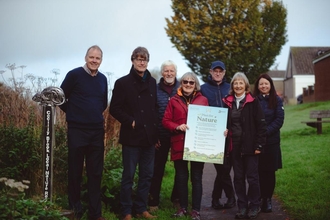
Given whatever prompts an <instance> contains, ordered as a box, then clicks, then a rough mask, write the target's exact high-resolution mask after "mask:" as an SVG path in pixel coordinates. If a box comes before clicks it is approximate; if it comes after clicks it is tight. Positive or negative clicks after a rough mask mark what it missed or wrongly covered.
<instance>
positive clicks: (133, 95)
mask: <svg viewBox="0 0 330 220" xmlns="http://www.w3.org/2000/svg"><path fill="white" fill-rule="evenodd" d="M144 74H146V77H145V78H144V79H143V78H142V77H140V76H139V75H138V74H137V73H136V71H135V70H134V68H133V66H132V68H131V70H130V73H129V74H127V75H126V76H123V77H121V78H120V79H118V80H117V81H116V82H115V86H114V89H113V93H112V98H111V102H110V109H109V111H110V114H111V115H112V116H113V117H114V118H115V119H117V120H118V121H119V122H120V123H121V127H120V134H119V143H121V144H122V145H129V146H151V145H154V144H155V143H156V142H157V140H158V129H157V126H158V108H157V89H156V80H155V79H154V78H153V77H152V76H151V75H150V73H149V71H148V70H146V71H145V73H144ZM133 121H135V128H134V129H133V128H132V123H133Z"/></svg>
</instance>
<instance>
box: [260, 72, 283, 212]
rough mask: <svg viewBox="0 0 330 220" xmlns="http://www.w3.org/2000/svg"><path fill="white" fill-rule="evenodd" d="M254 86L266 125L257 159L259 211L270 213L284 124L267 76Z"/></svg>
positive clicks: (278, 167)
mask: <svg viewBox="0 0 330 220" xmlns="http://www.w3.org/2000/svg"><path fill="white" fill-rule="evenodd" d="M254 85H255V90H254V95H255V96H256V97H258V99H259V101H260V104H261V108H262V110H263V112H264V114H265V119H266V124H267V142H266V145H265V146H264V151H263V153H262V154H261V155H260V158H259V181H260V194H261V200H262V201H261V211H262V212H271V211H272V202H271V199H272V196H273V193H274V189H275V182H276V178H275V171H277V170H278V169H281V168H282V155H281V148H280V128H281V127H282V125H283V122H284V108H283V102H282V100H281V98H280V97H279V96H278V95H277V93H276V91H275V87H274V83H273V80H272V79H271V78H270V76H269V75H267V74H262V75H260V76H259V77H258V79H257V80H256V82H255V84H254Z"/></svg>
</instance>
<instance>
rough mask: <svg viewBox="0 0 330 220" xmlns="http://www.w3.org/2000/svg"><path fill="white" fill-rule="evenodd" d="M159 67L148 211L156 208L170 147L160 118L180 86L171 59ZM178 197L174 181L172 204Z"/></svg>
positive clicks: (168, 135)
mask: <svg viewBox="0 0 330 220" xmlns="http://www.w3.org/2000/svg"><path fill="white" fill-rule="evenodd" d="M160 69H161V74H162V78H161V79H160V80H159V83H158V84H157V103H158V118H159V124H158V131H159V142H158V143H157V144H156V153H155V166H154V176H153V178H152V181H151V186H150V192H149V200H148V205H149V210H150V212H154V211H156V210H158V206H159V202H160V198H159V197H160V190H161V186H162V180H163V176H164V171H165V164H166V162H167V160H168V152H169V150H170V147H171V133H170V132H169V131H168V130H167V129H165V128H164V127H163V124H162V120H163V116H164V112H165V110H166V107H167V104H168V101H169V100H170V99H171V97H172V96H174V95H175V94H176V93H177V90H178V87H179V86H180V83H179V81H178V80H177V78H176V75H177V66H176V64H175V63H174V62H173V61H171V60H167V61H165V62H163V64H162V66H161V68H160ZM178 197H179V196H178V189H177V186H176V184H175V182H174V185H173V190H172V195H171V201H172V202H173V203H174V205H175V203H176V202H177V200H178Z"/></svg>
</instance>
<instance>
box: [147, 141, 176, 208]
mask: <svg viewBox="0 0 330 220" xmlns="http://www.w3.org/2000/svg"><path fill="white" fill-rule="evenodd" d="M170 146H171V143H170V139H167V140H161V139H160V147H159V148H158V149H156V151H155V164H154V176H153V177H152V181H151V186H150V191H149V200H148V205H149V206H158V205H159V200H160V198H159V197H160V190H161V186H162V180H163V176H164V171H165V164H166V162H167V160H168V152H169V149H170ZM173 182H174V184H173V189H172V195H171V201H172V202H174V201H175V200H176V199H178V190H177V186H176V183H175V180H173Z"/></svg>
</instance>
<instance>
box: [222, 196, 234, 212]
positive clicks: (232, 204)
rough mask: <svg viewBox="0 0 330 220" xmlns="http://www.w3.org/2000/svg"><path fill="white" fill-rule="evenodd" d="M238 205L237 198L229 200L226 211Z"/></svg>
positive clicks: (225, 206) (225, 205)
mask: <svg viewBox="0 0 330 220" xmlns="http://www.w3.org/2000/svg"><path fill="white" fill-rule="evenodd" d="M235 205H236V199H235V197H231V198H228V200H227V202H226V203H225V204H224V208H225V209H231V208H233V207H234V206H235Z"/></svg>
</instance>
